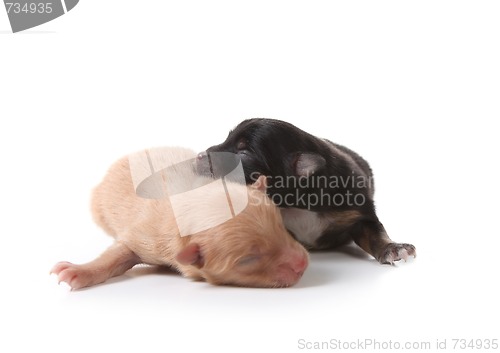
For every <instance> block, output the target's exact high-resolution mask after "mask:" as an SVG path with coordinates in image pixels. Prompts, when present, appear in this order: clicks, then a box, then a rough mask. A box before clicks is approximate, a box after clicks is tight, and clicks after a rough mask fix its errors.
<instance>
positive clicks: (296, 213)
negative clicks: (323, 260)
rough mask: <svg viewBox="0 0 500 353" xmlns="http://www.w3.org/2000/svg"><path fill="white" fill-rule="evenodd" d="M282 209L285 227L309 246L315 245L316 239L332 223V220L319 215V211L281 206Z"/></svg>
mask: <svg viewBox="0 0 500 353" xmlns="http://www.w3.org/2000/svg"><path fill="white" fill-rule="evenodd" d="M280 211H281V216H282V217H283V222H284V223H285V227H286V228H287V229H288V230H289V231H290V232H292V233H293V234H294V235H295V237H296V238H297V240H298V241H300V242H301V243H302V244H304V245H305V246H307V247H314V246H315V243H316V240H317V239H318V238H319V237H320V236H321V235H323V233H324V232H325V230H326V229H327V228H328V226H329V225H330V221H328V219H327V218H325V217H323V218H322V217H319V216H318V213H317V212H313V211H308V210H303V209H300V208H280Z"/></svg>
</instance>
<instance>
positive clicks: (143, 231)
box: [51, 148, 308, 289]
mask: <svg viewBox="0 0 500 353" xmlns="http://www.w3.org/2000/svg"><path fill="white" fill-rule="evenodd" d="M195 160H196V153H195V152H193V151H190V150H187V149H182V148H162V149H151V150H146V151H143V152H139V153H136V154H134V155H130V156H129V157H128V158H127V157H125V158H122V159H120V160H119V161H118V162H116V163H115V164H114V165H113V166H112V167H111V168H110V169H109V171H108V173H107V175H106V176H105V178H104V180H103V181H102V182H101V183H100V184H99V185H98V186H97V187H96V188H95V190H94V192H93V195H92V213H93V216H94V220H95V221H96V222H97V224H98V225H99V226H101V227H102V228H103V229H104V230H105V231H106V232H107V233H108V234H110V235H111V236H112V237H114V238H115V242H114V244H112V245H111V246H110V247H109V248H108V249H107V250H106V251H105V252H104V253H103V254H102V255H101V256H99V257H98V258H96V259H95V260H93V261H91V262H89V263H86V264H83V265H75V264H72V263H69V262H60V263H58V264H56V265H55V267H54V268H53V269H52V271H51V272H52V273H55V274H57V275H58V277H59V281H60V282H61V281H64V282H66V283H68V284H69V285H70V286H71V287H72V288H73V289H78V288H82V287H88V286H92V285H95V284H98V283H101V282H104V281H106V280H107V279H108V278H111V277H114V276H118V275H121V274H123V273H124V272H125V271H127V270H128V269H130V268H132V267H133V266H134V265H136V264H139V263H145V264H151V265H165V266H170V267H172V268H174V269H176V270H177V271H179V272H180V273H181V274H182V275H184V276H186V277H191V278H193V279H202V280H206V281H207V282H209V283H212V284H233V285H239V286H249V287H287V286H291V285H293V284H295V283H296V282H297V281H298V280H299V279H300V278H301V276H302V274H303V273H304V271H305V269H306V267H307V265H308V254H307V251H306V250H305V249H304V248H303V247H302V246H301V245H300V244H299V243H297V242H296V241H295V240H293V239H292V237H290V235H289V233H288V232H287V230H286V229H285V227H284V225H283V221H282V218H281V215H280V212H279V210H278V208H277V207H276V206H275V205H274V204H273V203H272V202H271V201H270V200H269V198H268V197H267V196H266V194H265V181H266V180H265V178H260V179H258V180H257V181H256V182H255V183H254V184H253V185H252V186H249V187H247V186H245V185H242V184H238V183H234V182H230V181H225V184H224V187H223V182H222V179H221V180H218V181H214V180H213V179H209V178H206V177H202V176H199V175H197V174H196V172H195V169H196V168H195ZM165 167H168V168H165ZM228 191H229V192H228ZM229 199H231V202H230V203H228V200H229ZM241 200H243V201H245V202H244V204H243V206H245V207H243V206H241V205H242V203H241ZM238 203H239V204H240V208H239V209H238V210H236V206H237V205H238ZM228 205H230V206H228ZM230 207H232V208H231V209H229V208H230ZM187 235H189V236H187Z"/></svg>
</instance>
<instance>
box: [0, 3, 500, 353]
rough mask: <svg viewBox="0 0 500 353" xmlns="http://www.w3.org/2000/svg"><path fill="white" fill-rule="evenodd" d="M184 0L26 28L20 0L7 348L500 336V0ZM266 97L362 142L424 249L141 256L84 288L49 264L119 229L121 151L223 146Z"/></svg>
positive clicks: (7, 171)
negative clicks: (223, 267)
mask: <svg viewBox="0 0 500 353" xmlns="http://www.w3.org/2000/svg"><path fill="white" fill-rule="evenodd" d="M172 3H174V2H161V3H160V2H144V1H143V2H140V3H139V2H132V1H118V0H114V1H112V0H109V1H105V2H102V1H100V2H97V1H81V2H80V3H79V4H78V5H77V6H76V7H75V8H74V9H73V10H72V11H71V12H69V13H68V14H67V15H64V16H63V17H61V18H59V19H57V20H55V21H53V22H50V23H47V24H45V25H44V26H41V27H38V28H35V29H33V30H31V31H27V32H24V33H19V34H16V35H13V34H9V30H10V27H9V25H8V22H7V16H6V15H5V12H3V11H2V10H0V50H1V55H0V67H1V74H0V119H1V127H0V148H1V149H0V157H1V159H0V160H1V163H2V168H1V174H0V182H1V185H2V192H1V197H0V207H1V211H2V216H1V221H0V222H1V226H2V228H1V230H0V232H1V253H2V260H3V261H2V263H3V271H2V277H3V283H2V290H1V291H0V312H1V315H0V322H1V323H2V327H3V329H2V333H1V339H0V351H9V352H21V351H24V352H26V351H28V350H29V351H51V352H66V351H71V352H89V351H92V352H103V351H106V350H107V351H121V352H132V351H137V350H141V351H159V352H184V351H186V352H187V351H197V352H201V351H208V350H209V349H210V348H213V347H215V348H217V349H218V350H219V351H224V352H225V351H232V352H233V351H234V352H236V351H253V352H257V351H268V352H271V351H275V352H294V351H303V350H301V349H299V339H304V340H306V341H328V340H330V339H339V340H342V341H349V340H356V339H360V340H364V339H374V340H378V341H388V340H392V341H393V342H396V341H397V342H405V341H410V342H413V341H416V342H421V341H429V342H431V343H432V345H433V347H434V346H435V345H436V342H437V340H440V342H442V340H444V339H447V340H448V341H447V350H448V351H452V348H453V342H452V339H453V338H475V339H482V338H491V339H493V338H496V339H498V338H500V336H499V335H498V327H499V326H500V325H499V306H498V297H499V295H500V293H499V290H498V286H497V283H498V273H497V272H498V270H497V269H498V260H497V253H498V246H499V240H498V239H499V235H500V234H499V231H498V226H497V223H498V222H497V219H498V199H499V192H498V173H499V167H498V157H497V152H498V150H499V143H498V127H497V125H494V124H493V123H494V121H495V120H498V117H499V115H500V101H499V98H500V86H499V82H500V65H499V64H498V63H500V49H499V48H500V47H499V43H500V38H499V37H500V21H498V18H499V17H500V8H499V6H500V5H499V4H498V3H497V2H494V1H481V2H472V1H470V2H464V1H449V2H448V1H419V2H411V3H408V2H402V1H368V2H363V1H356V2H342V3H338V2H335V4H334V5H333V4H330V3H331V2H330V1H315V2H314V4H312V3H313V2H311V1H304V2H297V1H287V2H286V3H278V2H273V1H252V2H249V3H247V4H246V5H238V4H237V3H238V2H235V1H226V2H220V1H205V2H191V1H181V2H175V3H176V4H172ZM251 117H269V118H278V119H283V120H287V121H289V122H291V123H294V124H296V125H297V126H299V127H301V128H303V129H305V130H307V131H309V132H311V133H313V134H316V135H319V136H322V137H326V138H329V139H331V140H333V141H336V142H339V143H343V144H345V145H347V146H348V147H350V148H352V149H354V150H356V151H358V152H359V153H360V154H362V155H363V156H364V157H365V158H366V159H367V160H368V161H369V162H370V163H371V165H372V167H373V169H374V172H375V176H376V189H377V191H376V201H377V206H378V213H379V217H380V219H381V220H382V221H383V222H384V225H385V226H386V228H387V231H388V232H389V234H390V236H391V237H392V238H393V239H394V240H396V241H401V242H411V243H413V244H415V245H416V247H417V251H418V258H417V259H416V260H415V261H413V262H412V263H408V264H404V265H400V266H397V267H389V266H381V265H378V264H376V263H375V262H374V261H373V260H371V259H367V258H359V257H358V256H356V254H357V252H355V253H354V255H350V252H332V253H318V254H313V255H312V257H311V264H310V266H309V268H308V270H307V271H306V273H305V275H304V277H303V279H302V280H301V282H300V283H299V284H298V285H297V286H296V287H293V288H289V289H278V290H276V289H269V290H268V289H243V288H231V287H214V286H210V285H207V284H206V283H199V282H192V281H190V280H188V279H185V278H181V277H178V276H176V275H171V274H165V273H154V272H151V271H150V270H145V269H134V270H133V271H132V272H131V273H129V274H127V275H126V276H123V277H121V278H118V279H117V280H113V281H110V282H109V283H107V284H105V285H101V286H98V287H95V288H91V289H88V290H82V291H78V292H69V291H68V289H67V287H65V286H63V285H61V286H58V285H57V283H56V279H55V278H54V277H50V276H49V275H48V272H49V270H50V268H51V267H52V265H53V264H54V263H55V262H57V261H60V260H69V261H73V262H83V261H88V260H91V259H92V258H93V257H95V256H96V255H98V254H99V253H100V252H101V251H102V250H104V249H105V247H106V246H107V245H108V244H110V239H109V238H107V237H106V236H105V235H104V233H103V232H102V231H101V230H99V229H98V228H97V227H96V226H94V225H93V223H92V221H91V218H90V213H89V210H88V202H89V195H90V190H91V188H92V187H93V186H94V185H95V184H97V183H98V182H99V180H100V178H101V177H102V176H103V175H104V172H105V170H106V169H107V168H108V166H109V164H110V163H112V162H113V161H114V160H115V159H117V158H118V157H120V156H122V155H124V154H126V153H129V152H133V151H136V150H138V149H141V148H146V147H151V146H162V145H181V146H186V147H191V148H193V149H195V150H202V149H204V148H206V147H208V146H210V145H212V144H215V143H219V142H221V141H222V140H223V139H224V138H225V137H226V135H227V132H228V130H229V129H230V128H231V127H233V126H235V125H236V124H237V123H238V122H239V121H241V120H242V119H245V118H251ZM5 347H10V348H8V349H7V348H5ZM12 347H14V348H12ZM332 350H334V349H332ZM212 351H213V350H212ZM366 351H373V349H366Z"/></svg>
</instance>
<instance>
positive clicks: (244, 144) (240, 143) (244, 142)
mask: <svg viewBox="0 0 500 353" xmlns="http://www.w3.org/2000/svg"><path fill="white" fill-rule="evenodd" d="M247 146H248V141H247V140H246V139H244V138H243V139H240V140H239V141H238V143H237V144H236V150H238V151H244V150H246V149H247Z"/></svg>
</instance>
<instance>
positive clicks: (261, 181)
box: [252, 175, 267, 193]
mask: <svg viewBox="0 0 500 353" xmlns="http://www.w3.org/2000/svg"><path fill="white" fill-rule="evenodd" d="M252 188H254V189H257V190H259V191H262V192H264V193H265V192H266V189H267V177H266V176H264V175H261V176H260V177H259V178H258V179H257V180H256V181H255V183H253V184H252Z"/></svg>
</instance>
